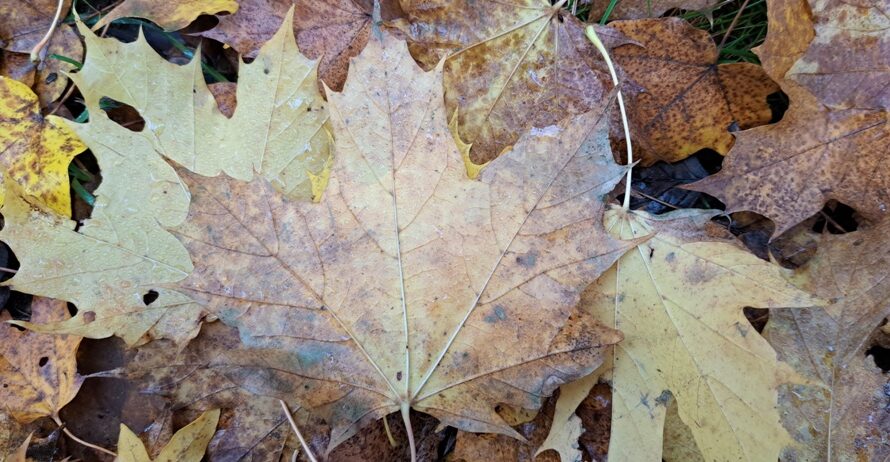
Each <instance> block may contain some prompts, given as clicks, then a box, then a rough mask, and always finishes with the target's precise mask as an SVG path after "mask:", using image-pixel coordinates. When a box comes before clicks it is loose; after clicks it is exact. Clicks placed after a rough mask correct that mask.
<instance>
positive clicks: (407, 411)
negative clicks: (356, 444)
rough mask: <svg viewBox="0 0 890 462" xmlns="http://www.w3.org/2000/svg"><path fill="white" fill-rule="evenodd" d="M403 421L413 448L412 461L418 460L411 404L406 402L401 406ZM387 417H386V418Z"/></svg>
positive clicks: (410, 446) (409, 443)
mask: <svg viewBox="0 0 890 462" xmlns="http://www.w3.org/2000/svg"><path fill="white" fill-rule="evenodd" d="M401 409H402V421H404V422H405V431H406V432H407V433H408V447H409V448H410V449H411V462H417V449H416V448H415V446H414V430H413V429H412V428H411V406H410V405H409V404H408V403H407V402H404V403H402V406H401ZM385 418H386V417H384V419H385Z"/></svg>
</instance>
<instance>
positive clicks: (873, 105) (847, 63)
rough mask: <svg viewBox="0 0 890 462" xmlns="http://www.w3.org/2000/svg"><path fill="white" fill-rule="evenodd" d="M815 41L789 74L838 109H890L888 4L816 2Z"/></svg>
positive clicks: (813, 8) (878, 0) (880, 1)
mask: <svg viewBox="0 0 890 462" xmlns="http://www.w3.org/2000/svg"><path fill="white" fill-rule="evenodd" d="M810 7H811V11H812V15H813V22H814V27H815V38H814V39H813V40H812V41H811V42H810V44H809V48H807V50H806V52H805V53H804V55H803V56H802V57H801V58H800V59H799V60H798V61H797V62H795V63H794V65H793V66H792V67H791V69H790V70H789V71H788V74H787V78H788V79H790V80H794V81H796V82H798V83H800V84H801V85H803V86H804V87H806V88H807V89H808V90H809V91H810V92H811V93H812V94H814V95H815V96H816V97H817V98H818V99H819V101H820V102H822V103H823V104H825V105H826V106H828V107H831V108H837V109H850V108H858V109H890V34H888V33H887V30H888V29H890V17H888V15H887V7H888V5H887V1H886V0H865V1H861V2H845V1H841V0H828V1H814V0H811V1H810Z"/></svg>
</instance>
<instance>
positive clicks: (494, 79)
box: [402, 0, 627, 164]
mask: <svg viewBox="0 0 890 462" xmlns="http://www.w3.org/2000/svg"><path fill="white" fill-rule="evenodd" d="M561 4H562V2H560V4H558V5H551V4H550V2H549V1H546V0H520V1H516V2H473V1H466V0H462V1H446V0H417V1H403V2H402V6H403V8H404V10H405V13H406V14H407V15H408V21H407V23H406V24H407V25H405V27H404V32H405V33H406V35H407V36H408V37H409V43H410V46H411V52H412V54H413V55H414V57H415V58H416V59H418V61H420V62H421V63H422V65H424V66H426V67H432V66H434V65H435V64H436V63H437V62H438V61H439V60H440V59H441V57H443V56H445V55H449V57H448V60H447V61H446V63H445V88H446V91H445V103H446V108H447V109H448V114H449V115H450V114H453V113H454V112H455V111H457V114H458V119H459V120H458V132H459V136H460V138H462V139H463V140H464V141H466V142H467V143H469V144H471V145H472V151H471V157H472V159H473V161H474V162H476V163H478V164H482V163H485V162H487V161H490V160H492V159H494V158H495V157H497V156H498V155H499V154H501V153H502V152H504V151H505V150H507V149H509V148H510V146H512V145H513V143H515V142H516V140H517V139H518V138H519V136H520V135H521V134H522V133H525V132H526V131H528V130H529V129H531V128H532V127H538V128H539V129H545V130H546V128H545V127H549V126H551V125H554V124H556V123H557V122H558V121H560V120H562V119H563V118H565V117H566V116H570V115H574V114H579V113H582V112H585V111H587V110H590V109H591V108H593V107H595V106H596V105H597V104H598V102H599V101H600V100H601V99H602V97H603V87H602V84H601V83H600V77H599V75H600V74H599V72H597V71H595V70H594V69H596V68H598V67H599V64H598V63H599V60H600V56H599V53H598V52H597V51H596V49H595V48H594V47H593V45H591V44H590V42H589V41H588V40H587V38H586V37H585V36H584V25H583V24H582V23H581V22H580V21H578V20H577V19H576V18H575V17H573V16H572V15H571V14H569V13H568V12H567V11H565V10H563V9H562V5H561ZM597 27H598V29H597V33H598V34H599V35H600V37H601V38H602V39H603V41H604V42H605V43H606V45H607V46H609V47H612V46H615V45H618V44H621V43H626V42H627V41H626V40H624V39H623V38H622V37H620V36H619V34H616V33H615V31H614V30H612V29H609V28H607V27H599V26H597ZM605 78H608V77H605Z"/></svg>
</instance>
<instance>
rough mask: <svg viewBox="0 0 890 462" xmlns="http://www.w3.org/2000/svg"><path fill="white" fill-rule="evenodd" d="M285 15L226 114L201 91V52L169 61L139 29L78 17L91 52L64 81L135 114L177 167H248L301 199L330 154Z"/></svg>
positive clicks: (241, 173)
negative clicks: (122, 37)
mask: <svg viewBox="0 0 890 462" xmlns="http://www.w3.org/2000/svg"><path fill="white" fill-rule="evenodd" d="M292 16H293V9H291V10H290V11H289V12H288V13H287V14H286V15H285V20H284V23H283V24H281V27H280V28H279V30H278V32H277V33H276V34H275V35H274V37H272V39H271V40H270V41H269V42H268V43H266V45H265V46H264V47H263V49H262V50H261V51H260V54H259V55H258V56H257V57H256V59H255V60H254V61H253V62H252V63H250V64H246V63H241V65H240V66H239V73H238V87H237V100H238V104H237V107H236V108H235V112H234V114H232V117H231V118H228V117H226V116H225V115H223V114H222V113H221V112H220V111H219V109H218V108H217V105H216V102H215V101H214V99H213V95H212V94H211V93H210V91H209V90H208V89H207V84H206V83H205V82H204V79H203V74H202V73H201V66H200V62H201V60H200V57H195V58H194V59H192V60H191V62H189V64H187V65H184V66H179V65H176V64H173V63H170V62H167V61H165V60H164V59H163V58H162V57H161V56H159V55H158V54H157V53H155V51H154V50H152V48H151V46H149V44H148V42H147V41H146V40H145V38H144V37H143V36H142V35H141V33H140V36H139V38H138V39H137V40H136V41H135V42H133V43H128V44H124V43H121V42H119V41H118V40H115V39H111V38H109V39H104V38H99V37H98V36H96V35H95V34H94V33H92V32H91V31H90V30H89V29H88V28H87V27H86V26H85V25H83V23H79V27H80V31H81V33H82V34H83V35H84V39H85V41H86V44H87V49H88V50H89V51H88V53H87V57H86V61H85V62H84V66H83V69H82V70H81V71H80V72H78V73H77V74H74V75H73V77H72V78H73V79H74V82H75V83H76V84H77V87H78V89H79V90H80V91H81V93H83V95H84V99H85V100H86V101H87V104H88V105H97V104H98V101H99V99H100V98H101V97H103V96H104V97H108V98H111V99H113V100H115V101H119V102H121V103H124V104H128V105H130V106H132V107H133V108H134V109H136V110H137V111H139V115H140V116H142V118H143V119H144V120H145V129H144V130H142V131H141V132H140V134H141V135H142V136H144V137H145V138H146V139H147V140H149V141H151V142H152V143H153V144H154V145H155V147H156V150H157V151H158V152H159V153H160V154H162V155H164V156H166V157H167V158H169V159H170V160H173V161H175V162H176V163H178V164H179V165H182V166H184V167H185V168H187V169H189V170H191V171H193V172H195V173H198V174H201V175H218V174H219V173H221V172H224V173H226V174H227V175H229V176H232V177H234V178H238V179H242V180H250V179H251V178H252V177H253V175H254V172H255V171H256V172H258V173H259V174H260V175H262V176H265V177H266V178H268V179H269V180H270V181H271V182H272V184H273V185H274V186H275V187H276V188H278V189H280V190H282V191H283V192H285V193H286V194H288V195H290V196H291V197H296V198H309V197H312V196H314V195H317V192H318V191H316V190H314V189H313V188H317V186H318V185H317V184H315V183H314V182H313V180H312V178H313V175H320V174H321V173H322V171H323V169H324V166H325V165H326V162H327V158H328V157H329V135H328V133H327V130H326V128H325V122H326V121H327V117H328V115H327V110H326V109H325V107H324V101H323V99H322V97H321V94H320V93H319V91H318V88H317V86H316V81H315V72H316V67H317V63H316V62H314V61H311V60H309V59H306V58H305V57H303V56H302V55H301V54H300V52H299V50H298V49H297V46H296V43H295V41H294V36H293V32H292V28H291V21H292ZM146 76H150V78H146ZM91 115H92V111H91ZM95 136H97V137H101V133H96V134H95ZM100 139H101V138H100Z"/></svg>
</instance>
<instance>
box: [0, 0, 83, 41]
mask: <svg viewBox="0 0 890 462" xmlns="http://www.w3.org/2000/svg"><path fill="white" fill-rule="evenodd" d="M58 3H59V2H58V1H57V0H6V1H4V2H3V3H2V4H0V48H2V49H4V50H8V51H14V52H17V53H30V52H31V49H32V48H34V45H37V43H38V42H40V39H42V38H43V35H44V34H46V31H47V30H49V26H50V24H51V23H52V20H53V16H54V15H55V13H56V8H57V7H58ZM70 8H71V0H63V1H62V11H63V12H66V11H68V10H69V9H70Z"/></svg>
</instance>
